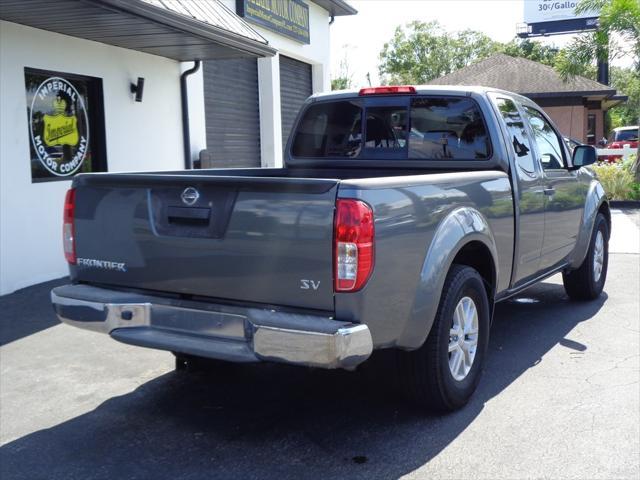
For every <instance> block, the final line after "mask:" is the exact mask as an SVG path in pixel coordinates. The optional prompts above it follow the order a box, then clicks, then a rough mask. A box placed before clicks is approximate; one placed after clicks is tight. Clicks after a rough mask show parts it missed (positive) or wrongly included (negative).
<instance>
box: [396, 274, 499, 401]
mask: <svg viewBox="0 0 640 480" xmlns="http://www.w3.org/2000/svg"><path fill="white" fill-rule="evenodd" d="M489 321H490V309H489V299H488V298H487V291H486V289H485V285H484V281H483V280H482V277H481V276H480V274H479V273H478V272H477V271H476V270H475V269H473V268H471V267H468V266H465V265H453V266H452V267H451V270H450V271H449V273H448V275H447V278H446V280H445V283H444V287H443V290H442V296H441V298H440V304H439V306H438V312H437V314H436V318H435V321H434V323H433V326H432V328H431V331H430V333H429V336H428V337H427V340H426V341H425V343H424V344H423V345H422V347H420V348H419V349H417V350H414V351H412V352H400V362H399V368H400V372H399V375H400V377H401V379H402V380H403V384H404V386H405V390H406V392H407V394H408V396H409V397H410V399H411V400H413V401H415V402H416V403H418V404H420V405H422V406H425V407H427V408H430V409H432V410H437V411H453V410H457V409H458V408H461V407H462V406H464V405H465V404H466V403H467V402H468V401H469V398H471V395H472V394H473V392H474V391H475V389H476V387H477V385H478V382H479V381H480V374H481V372H482V367H483V364H484V358H485V355H486V351H487V345H488V344H489Z"/></svg>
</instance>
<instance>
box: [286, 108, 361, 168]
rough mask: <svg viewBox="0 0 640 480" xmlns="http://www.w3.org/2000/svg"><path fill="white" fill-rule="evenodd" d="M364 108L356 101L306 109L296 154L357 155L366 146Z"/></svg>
mask: <svg viewBox="0 0 640 480" xmlns="http://www.w3.org/2000/svg"><path fill="white" fill-rule="evenodd" d="M361 118H362V108H361V107H360V105H359V104H358V103H356V102H346V101H342V102H331V103H320V104H316V105H312V106H311V107H309V108H308V109H307V111H306V112H305V114H304V116H303V118H302V120H301V122H300V124H299V125H298V130H297V132H296V135H295V138H294V140H293V146H292V153H293V155H294V156H296V157H355V156H357V155H358V154H359V153H360V149H361V147H362V125H361V123H362V121H361Z"/></svg>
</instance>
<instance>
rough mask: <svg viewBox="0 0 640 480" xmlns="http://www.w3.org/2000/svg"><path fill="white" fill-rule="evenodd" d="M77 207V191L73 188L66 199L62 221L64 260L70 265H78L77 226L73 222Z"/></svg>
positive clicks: (68, 191)
mask: <svg viewBox="0 0 640 480" xmlns="http://www.w3.org/2000/svg"><path fill="white" fill-rule="evenodd" d="M75 205H76V191H75V190H74V189H73V188H70V189H69V190H67V196H66V197H65V198H64V215H63V220H62V222H63V223H62V245H63V246H64V258H66V259H67V262H69V263H73V264H75V263H76V241H75V235H76V232H75V230H76V229H75V225H74V221H73V217H74V210H75Z"/></svg>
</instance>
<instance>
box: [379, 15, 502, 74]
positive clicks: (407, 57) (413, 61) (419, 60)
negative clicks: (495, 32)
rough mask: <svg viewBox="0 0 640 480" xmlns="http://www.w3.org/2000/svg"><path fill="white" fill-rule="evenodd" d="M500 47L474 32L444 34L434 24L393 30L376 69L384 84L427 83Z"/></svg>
mask: <svg viewBox="0 0 640 480" xmlns="http://www.w3.org/2000/svg"><path fill="white" fill-rule="evenodd" d="M499 47H500V44H499V43H498V42H494V41H493V40H491V38H489V37H488V36H487V35H485V34H484V33H481V32H476V31H473V30H464V31H462V32H457V33H453V34H451V33H447V32H446V31H445V30H444V28H443V27H442V25H440V23H438V22H437V21H432V22H421V21H414V22H411V23H408V24H407V25H406V26H405V27H404V28H403V27H402V26H399V27H397V28H396V30H395V33H394V35H393V38H392V39H391V41H389V42H387V43H385V44H384V47H383V49H382V52H380V64H379V66H378V69H379V72H380V77H381V78H382V79H383V82H385V83H391V84H400V83H414V84H421V83H427V82H429V81H430V80H433V79H435V78H438V77H441V76H442V75H446V74H448V73H451V72H453V71H455V70H458V69H460V68H462V67H466V66H467V65H470V64H472V63H474V62H476V61H478V60H482V59H484V58H486V57H488V56H490V55H491V54H493V53H495V52H497V51H498V50H499Z"/></svg>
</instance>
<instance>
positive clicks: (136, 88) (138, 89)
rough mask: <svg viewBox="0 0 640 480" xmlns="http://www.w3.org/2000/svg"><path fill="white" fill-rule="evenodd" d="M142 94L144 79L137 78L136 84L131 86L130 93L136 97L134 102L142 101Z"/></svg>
mask: <svg viewBox="0 0 640 480" xmlns="http://www.w3.org/2000/svg"><path fill="white" fill-rule="evenodd" d="M143 92H144V78H142V77H138V83H132V84H131V93H134V94H135V95H136V98H135V100H136V102H141V101H142V93H143Z"/></svg>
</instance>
